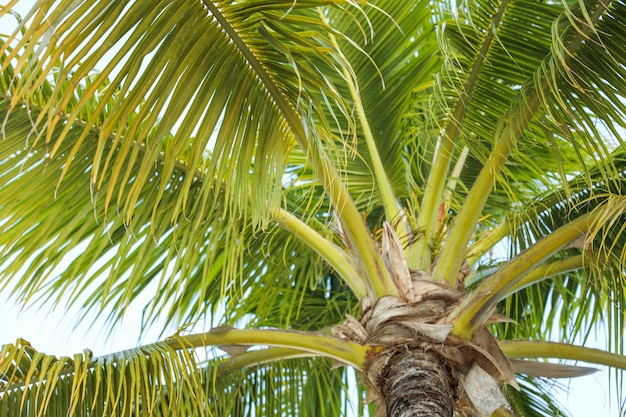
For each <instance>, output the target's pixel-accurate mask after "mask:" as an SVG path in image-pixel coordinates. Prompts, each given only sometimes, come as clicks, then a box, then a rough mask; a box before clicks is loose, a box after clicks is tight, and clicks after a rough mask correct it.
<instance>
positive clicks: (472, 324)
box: [448, 214, 594, 339]
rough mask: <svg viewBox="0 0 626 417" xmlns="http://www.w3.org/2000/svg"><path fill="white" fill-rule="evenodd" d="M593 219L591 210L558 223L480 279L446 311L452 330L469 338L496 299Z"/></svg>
mask: <svg viewBox="0 0 626 417" xmlns="http://www.w3.org/2000/svg"><path fill="white" fill-rule="evenodd" d="M593 220H594V216H593V215H592V214H586V215H583V216H581V217H579V218H577V219H575V220H573V221H572V222H570V223H568V224H566V225H564V226H562V227H560V228H559V229H557V230H555V231H554V232H553V233H551V234H550V235H548V236H547V237H545V238H543V239H541V240H540V241H538V242H537V243H535V244H534V245H532V246H531V247H529V248H528V249H526V250H525V251H524V252H522V253H520V254H519V255H518V256H516V257H515V258H514V259H512V260H511V261H510V262H508V263H507V264H506V265H504V266H503V267H502V268H500V269H499V270H498V271H497V272H496V273H495V274H493V275H492V276H491V277H489V278H487V279H486V280H485V281H483V282H482V283H481V284H480V285H479V286H478V288H476V290H474V291H472V292H471V293H470V294H469V295H468V296H467V297H466V298H465V299H464V300H463V302H461V303H460V304H459V305H458V306H456V307H455V308H454V309H453V310H452V312H451V313H450V316H449V317H448V321H449V322H450V323H453V324H454V329H453V330H452V332H453V333H454V334H455V335H457V336H459V337H461V338H463V339H470V338H471V337H472V335H473V334H474V331H475V330H476V329H477V328H478V327H479V326H480V325H482V324H484V323H485V322H486V321H487V319H488V318H489V316H490V315H491V314H492V313H493V311H494V308H495V305H496V303H497V302H498V301H499V300H501V299H502V298H503V297H504V296H505V295H506V294H507V293H508V292H510V291H511V289H512V288H513V287H514V286H515V285H516V284H517V283H518V282H520V281H521V280H522V278H523V277H524V276H525V275H526V274H528V273H529V272H530V271H532V270H533V269H535V268H536V267H537V266H539V264H540V263H541V262H543V261H545V260H546V259H548V258H549V257H550V256H552V255H553V254H554V253H556V252H558V251H559V250H561V249H563V247H565V246H566V245H567V244H569V243H571V242H572V241H574V240H576V239H577V238H579V237H580V236H582V235H583V234H584V233H585V232H586V231H587V230H589V228H590V227H591V226H592V223H593Z"/></svg>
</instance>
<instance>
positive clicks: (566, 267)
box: [504, 255, 585, 298]
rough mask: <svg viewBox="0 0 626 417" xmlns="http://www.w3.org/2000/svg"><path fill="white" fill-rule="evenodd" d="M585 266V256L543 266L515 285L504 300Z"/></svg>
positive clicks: (577, 256)
mask: <svg viewBox="0 0 626 417" xmlns="http://www.w3.org/2000/svg"><path fill="white" fill-rule="evenodd" d="M584 266H585V265H584V261H583V255H576V256H571V257H569V258H565V259H561V260H558V261H554V262H552V263H549V264H544V265H541V266H539V267H537V268H535V269H533V270H532V271H530V272H529V273H528V274H527V275H526V276H525V277H524V278H522V279H521V280H519V281H518V282H517V284H515V285H513V287H511V289H510V290H509V292H508V293H507V294H506V295H505V296H504V298H506V297H508V296H509V295H511V294H513V293H515V292H517V291H520V290H522V289H524V288H526V287H529V286H531V285H533V284H536V283H538V282H541V281H543V280H546V279H548V278H552V277H554V276H557V275H560V274H564V273H566V272H571V271H577V270H579V269H582V268H584Z"/></svg>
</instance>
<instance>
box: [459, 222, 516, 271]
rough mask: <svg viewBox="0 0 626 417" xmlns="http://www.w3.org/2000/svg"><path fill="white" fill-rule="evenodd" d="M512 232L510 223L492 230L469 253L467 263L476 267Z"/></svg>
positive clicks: (502, 224) (501, 224)
mask: <svg viewBox="0 0 626 417" xmlns="http://www.w3.org/2000/svg"><path fill="white" fill-rule="evenodd" d="M510 232H511V227H510V225H509V223H508V222H504V223H500V224H499V225H498V226H496V227H495V228H494V229H492V230H490V231H489V232H488V233H487V234H485V236H484V237H482V238H481V239H479V240H477V241H476V243H474V244H473V245H472V246H470V248H469V250H468V251H467V263H468V264H469V265H470V266H472V265H474V264H475V263H476V262H477V261H478V260H479V259H480V258H481V257H482V256H483V255H484V254H485V253H487V251H489V250H491V248H493V247H494V246H495V244H496V243H498V242H499V241H501V240H502V239H504V238H505V237H506V236H507V235H508V234H509V233H510Z"/></svg>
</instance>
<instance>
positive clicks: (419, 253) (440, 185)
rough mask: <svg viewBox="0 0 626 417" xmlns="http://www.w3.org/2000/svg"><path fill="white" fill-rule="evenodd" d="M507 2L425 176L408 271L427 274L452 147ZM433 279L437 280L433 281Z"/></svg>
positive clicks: (494, 24) (503, 4) (475, 65)
mask: <svg viewBox="0 0 626 417" xmlns="http://www.w3.org/2000/svg"><path fill="white" fill-rule="evenodd" d="M508 3H509V2H508V0H505V1H503V2H502V3H501V4H500V7H499V8H498V11H497V12H496V14H495V15H494V17H493V21H492V22H493V23H492V28H491V29H490V30H489V31H488V32H487V34H486V35H485V39H484V40H483V43H482V45H481V48H480V51H479V52H478V54H477V55H476V59H475V60H474V63H473V65H472V69H471V72H470V74H469V76H468V77H467V81H466V82H465V86H464V87H463V91H462V92H461V96H460V97H459V101H458V102H457V104H456V107H455V109H454V112H453V113H452V115H451V118H450V122H449V123H448V126H447V127H446V130H445V132H444V134H443V135H442V137H441V140H440V142H439V146H438V147H437V151H436V154H435V158H434V160H433V166H432V168H431V170H430V172H429V174H428V181H427V182H426V189H425V191H424V199H423V200H422V205H421V208H420V213H419V216H418V218H417V232H418V233H419V234H420V235H419V237H418V239H417V241H416V242H415V244H414V245H413V250H412V253H413V254H414V255H413V256H412V259H410V260H409V267H411V268H413V269H421V270H422V271H430V263H431V257H432V254H431V252H432V246H433V239H434V236H435V232H436V230H435V228H436V226H437V214H438V213H439V205H440V204H441V203H442V201H443V200H442V197H443V193H444V187H445V184H446V175H447V174H448V169H449V168H450V161H451V160H452V157H453V153H454V148H455V144H456V142H457V141H458V137H459V134H460V132H461V127H462V125H463V120H464V119H465V114H466V111H467V106H468V103H469V97H470V96H471V94H472V91H473V90H474V86H475V85H476V81H477V80H478V75H479V74H480V71H481V69H482V67H483V64H484V62H485V59H486V58H487V54H488V52H489V49H490V48H491V45H492V43H493V40H494V38H495V33H496V28H497V26H498V25H499V24H500V20H501V19H502V16H503V14H504V11H505V10H506V8H507V6H508ZM435 278H436V277H435Z"/></svg>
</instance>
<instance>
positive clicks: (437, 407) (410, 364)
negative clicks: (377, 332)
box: [381, 350, 454, 417]
mask: <svg viewBox="0 0 626 417" xmlns="http://www.w3.org/2000/svg"><path fill="white" fill-rule="evenodd" d="M383 375H385V378H384V382H383V386H382V387H381V388H382V390H383V394H384V396H385V408H386V412H387V413H386V416H387V417H420V416H424V417H426V416H428V417H452V413H453V404H454V400H453V392H452V383H451V381H452V378H451V376H450V373H449V368H448V367H446V366H445V365H444V363H443V361H442V360H441V359H440V358H439V356H438V355H437V354H436V353H434V352H426V351H422V350H404V351H400V352H398V353H396V354H394V355H393V356H392V357H391V358H390V359H389V362H388V363H387V366H386V368H385V372H384V374H383Z"/></svg>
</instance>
